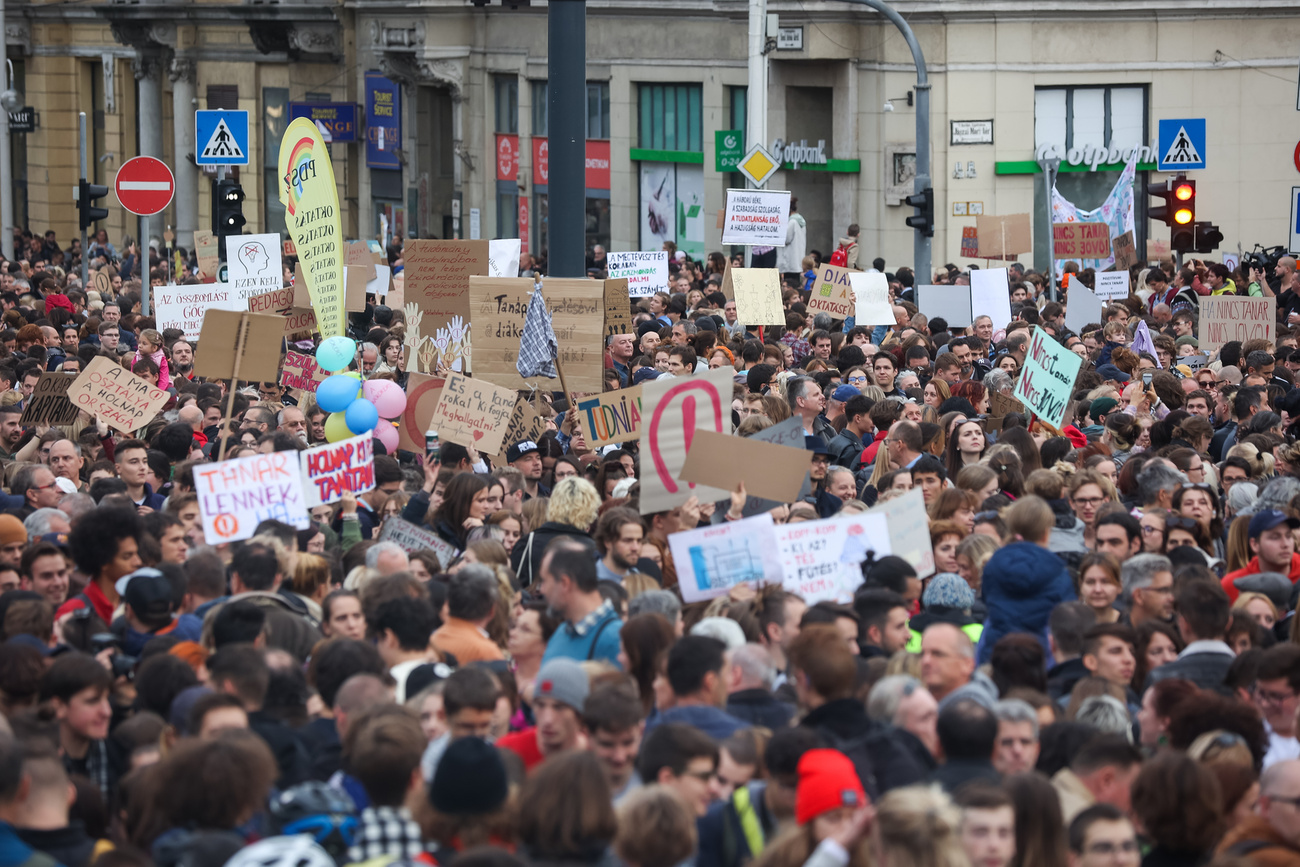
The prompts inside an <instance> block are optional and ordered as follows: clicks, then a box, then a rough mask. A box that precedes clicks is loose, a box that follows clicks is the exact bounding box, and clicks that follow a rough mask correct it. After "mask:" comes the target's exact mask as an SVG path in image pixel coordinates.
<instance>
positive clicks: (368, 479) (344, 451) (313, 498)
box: [300, 431, 375, 509]
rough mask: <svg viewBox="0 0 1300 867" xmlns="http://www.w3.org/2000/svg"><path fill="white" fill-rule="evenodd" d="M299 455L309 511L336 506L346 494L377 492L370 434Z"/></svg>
mask: <svg viewBox="0 0 1300 867" xmlns="http://www.w3.org/2000/svg"><path fill="white" fill-rule="evenodd" d="M300 454H301V456H302V492H303V496H304V498H305V499H306V501H307V508H309V509H314V508H316V507H317V506H323V505H325V504H327V503H337V502H338V501H339V500H341V499H343V495H344V494H347V493H352V494H364V493H365V492H366V491H370V490H374V487H375V435H374V433H373V432H371V431H366V432H365V433H363V434H361V435H360V436H355V437H350V438H349V439H345V440H339V441H338V442H334V443H326V444H325V445H323V446H316V447H315V448H310V449H307V450H305V451H303V452H301V453H300Z"/></svg>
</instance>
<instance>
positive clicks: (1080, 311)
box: [1065, 274, 1128, 334]
mask: <svg viewBox="0 0 1300 867" xmlns="http://www.w3.org/2000/svg"><path fill="white" fill-rule="evenodd" d="M1097 276H1098V277H1102V276H1104V275H1102V274H1098V275H1097ZM1120 276H1122V277H1125V278H1127V277H1128V275H1127V274H1121V275H1120ZM1124 285H1125V287H1126V288H1125V290H1124V296H1123V297H1125V298H1127V297H1128V289H1127V286H1128V281H1127V279H1126V280H1125V283H1124ZM1105 306H1106V305H1105V304H1103V303H1102V301H1101V299H1100V298H1098V297H1097V296H1096V295H1094V294H1092V290H1090V289H1089V288H1088V287H1087V286H1084V285H1083V284H1082V283H1076V282H1073V281H1071V285H1070V294H1069V296H1068V297H1067V298H1066V299H1065V327H1066V328H1068V329H1070V330H1071V331H1073V332H1074V333H1076V334H1079V333H1081V332H1082V331H1083V326H1085V325H1087V324H1088V323H1090V322H1092V323H1096V324H1098V325H1100V324H1101V311H1102V308H1103V307H1105Z"/></svg>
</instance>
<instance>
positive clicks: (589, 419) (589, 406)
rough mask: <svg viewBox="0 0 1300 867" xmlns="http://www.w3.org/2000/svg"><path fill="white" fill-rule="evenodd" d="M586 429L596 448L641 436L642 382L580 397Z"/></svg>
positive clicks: (580, 409)
mask: <svg viewBox="0 0 1300 867" xmlns="http://www.w3.org/2000/svg"><path fill="white" fill-rule="evenodd" d="M578 411H579V412H581V413H583V414H584V415H583V420H584V424H583V425H582V432H583V434H585V435H586V437H587V445H589V446H591V447H592V448H594V449H595V448H600V447H601V446H608V445H613V444H614V443H625V442H628V441H630V440H634V439H637V438H638V437H640V436H641V386H639V385H634V386H632V387H631V388H620V389H619V390H618V391H606V392H603V393H601V394H598V395H596V396H594V397H589V398H587V399H586V400H580V401H578Z"/></svg>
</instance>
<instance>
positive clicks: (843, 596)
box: [669, 512, 892, 605]
mask: <svg viewBox="0 0 1300 867" xmlns="http://www.w3.org/2000/svg"><path fill="white" fill-rule="evenodd" d="M669 538H670V539H671V538H672V537H671V536H670V537H669ZM776 547H777V552H778V554H777V556H778V558H779V560H780V563H781V571H782V574H783V579H784V580H783V583H784V585H785V589H786V590H788V591H789V592H791V593H797V594H799V596H800V597H801V598H802V599H803V600H804V601H805V602H807V603H808V604H809V605H813V604H815V603H817V602H821V601H823V600H825V601H829V602H851V601H852V600H853V591H854V590H856V589H857V587H858V585H860V584H861V583H862V561H863V560H865V559H866V557H867V553H868V552H871V554H872V555H873V556H874V557H875V558H876V559H877V560H879V559H880V558H881V557H886V556H888V555H889V554H890V553H892V548H891V546H890V543H889V523H888V522H887V521H886V520H885V516H884V515H879V514H871V513H869V512H862V513H859V514H856V515H844V516H842V517H836V518H829V519H827V520H825V521H804V522H802V523H798V524H785V525H782V526H780V527H777V528H776Z"/></svg>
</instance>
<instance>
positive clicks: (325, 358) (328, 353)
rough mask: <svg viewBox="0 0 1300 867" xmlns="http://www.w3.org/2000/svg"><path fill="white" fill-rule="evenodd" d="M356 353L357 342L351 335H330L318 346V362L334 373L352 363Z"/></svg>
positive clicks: (323, 368) (322, 368)
mask: <svg viewBox="0 0 1300 867" xmlns="http://www.w3.org/2000/svg"><path fill="white" fill-rule="evenodd" d="M356 354H357V342H356V341H355V340H353V339H352V338H351V337H338V336H336V337H329V338H326V339H325V340H324V341H322V342H321V345H320V346H318V347H316V363H317V364H319V365H320V367H321V370H328V371H329V372H330V373H334V372H335V371H337V370H342V369H343V368H345V367H347V366H348V365H349V364H351V363H352V359H353V358H354V357H355V356H356Z"/></svg>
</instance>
